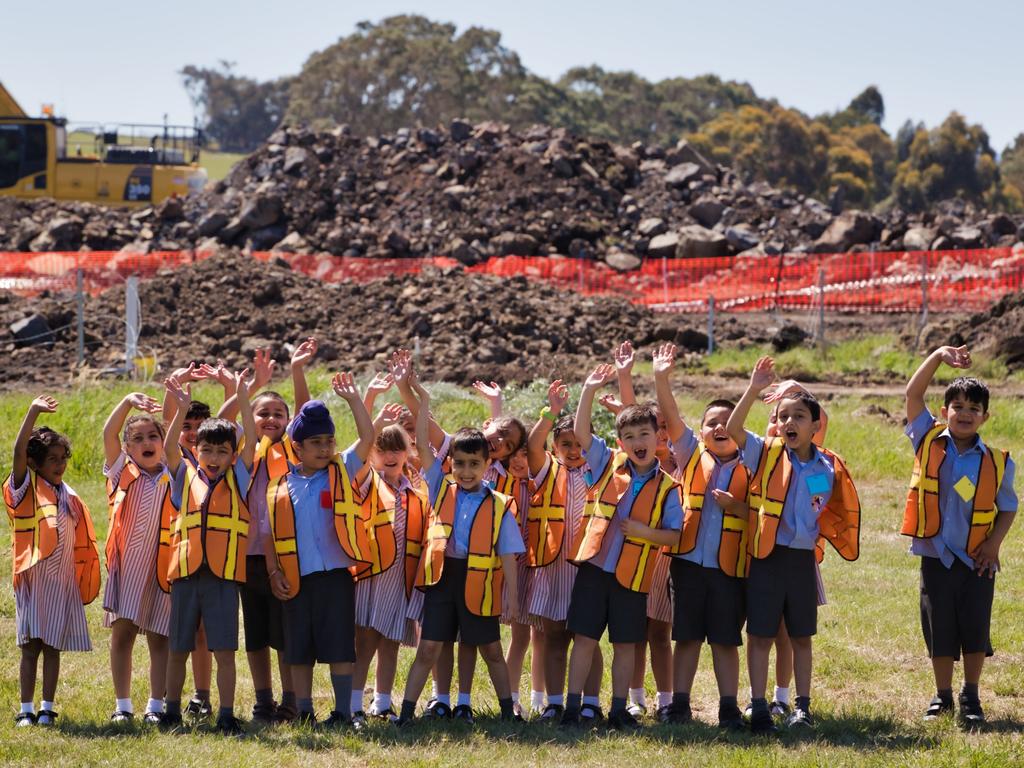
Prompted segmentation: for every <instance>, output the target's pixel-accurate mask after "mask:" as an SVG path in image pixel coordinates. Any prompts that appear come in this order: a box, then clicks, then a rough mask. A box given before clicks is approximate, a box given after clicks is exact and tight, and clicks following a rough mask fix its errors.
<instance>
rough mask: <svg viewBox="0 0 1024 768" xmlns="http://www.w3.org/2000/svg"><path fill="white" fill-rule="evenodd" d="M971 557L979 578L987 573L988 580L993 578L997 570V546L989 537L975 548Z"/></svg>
mask: <svg viewBox="0 0 1024 768" xmlns="http://www.w3.org/2000/svg"><path fill="white" fill-rule="evenodd" d="M971 557H972V558H974V570H976V571H977V572H978V575H979V576H984V575H985V572H986V571H987V572H988V577H989V578H990V579H994V578H995V576H996V571H998V570H999V545H998V544H997V543H996V542H995V541H993V540H992V538H991V537H989V538H987V539H985V540H984V541H983V542H981V544H979V545H978V546H977V547H975V549H974V551H973V552H971Z"/></svg>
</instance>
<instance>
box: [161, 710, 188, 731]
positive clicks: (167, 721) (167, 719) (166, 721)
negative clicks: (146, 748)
mask: <svg viewBox="0 0 1024 768" xmlns="http://www.w3.org/2000/svg"><path fill="white" fill-rule="evenodd" d="M184 725H185V723H184V721H183V720H182V719H181V715H180V714H179V713H177V712H175V713H174V714H173V715H172V714H171V713H169V712H164V714H163V715H162V716H161V717H160V730H161V731H175V730H180V729H181V728H182V727H184Z"/></svg>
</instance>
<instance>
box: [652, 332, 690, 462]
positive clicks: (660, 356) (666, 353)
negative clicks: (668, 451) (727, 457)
mask: <svg viewBox="0 0 1024 768" xmlns="http://www.w3.org/2000/svg"><path fill="white" fill-rule="evenodd" d="M675 361H676V345H675V344H662V345H661V346H660V347H658V348H657V349H656V350H654V391H655V394H656V395H657V398H658V410H660V411H661V415H662V416H664V417H665V428H666V430H667V432H668V439H669V440H672V441H673V442H675V441H676V440H679V439H680V438H681V437H682V436H683V432H684V431H685V430H686V423H685V422H684V421H683V418H682V416H680V415H679V405H678V404H677V403H676V398H675V395H673V394H672V384H671V382H670V381H669V374H670V373H672V366H673V364H674V363H675Z"/></svg>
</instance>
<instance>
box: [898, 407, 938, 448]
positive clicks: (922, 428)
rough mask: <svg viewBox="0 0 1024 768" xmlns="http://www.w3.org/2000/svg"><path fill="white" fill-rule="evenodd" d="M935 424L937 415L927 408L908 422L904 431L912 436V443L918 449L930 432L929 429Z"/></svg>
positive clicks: (908, 435)
mask: <svg viewBox="0 0 1024 768" xmlns="http://www.w3.org/2000/svg"><path fill="white" fill-rule="evenodd" d="M934 426H935V417H934V416H933V415H932V412H931V411H929V410H928V409H927V408H925V409H924V410H923V411H921V412H920V413H919V414H917V416H915V417H914V420H913V421H911V422H908V423H907V427H906V429H904V430H903V431H904V433H905V434H906V436H907V437H909V438H910V444H911V445H913V446H914V450H915V451H916V450H917V448H918V446H919V445H921V441H922V440H924V436H925V435H926V434H928V430H929V429H931V428H932V427H934Z"/></svg>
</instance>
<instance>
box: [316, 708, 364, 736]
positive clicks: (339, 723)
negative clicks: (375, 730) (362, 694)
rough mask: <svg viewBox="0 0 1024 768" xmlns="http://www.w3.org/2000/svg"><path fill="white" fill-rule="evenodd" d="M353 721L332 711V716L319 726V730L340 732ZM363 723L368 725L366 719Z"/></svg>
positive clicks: (336, 711)
mask: <svg viewBox="0 0 1024 768" xmlns="http://www.w3.org/2000/svg"><path fill="white" fill-rule="evenodd" d="M351 722H352V719H351V718H349V717H346V716H345V715H343V714H341V712H339V711H338V710H336V709H335V710H331V716H330V717H328V718H327V719H326V720H324V721H323V722H322V723H318V724H317V726H316V727H317V729H319V730H321V731H340V730H341V729H342V728H344V727H345V726H347V725H349V724H350V723H351ZM363 723H364V724H365V723H366V718H365V717H364V718H363Z"/></svg>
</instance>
